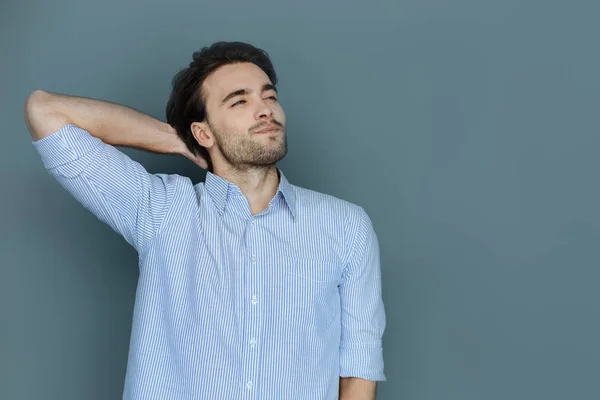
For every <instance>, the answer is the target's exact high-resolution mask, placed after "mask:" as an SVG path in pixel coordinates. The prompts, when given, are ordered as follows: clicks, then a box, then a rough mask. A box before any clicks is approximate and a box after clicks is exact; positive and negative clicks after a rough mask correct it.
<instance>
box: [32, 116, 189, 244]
mask: <svg viewBox="0 0 600 400" xmlns="http://www.w3.org/2000/svg"><path fill="white" fill-rule="evenodd" d="M32 144H33V146H34V148H35V149H36V150H37V152H38V153H39V155H40V157H41V160H42V162H43V164H44V167H45V168H46V170H47V171H48V172H49V173H50V175H51V176H53V177H54V178H55V179H56V180H57V181H58V183H59V184H60V185H61V186H62V187H64V188H65V189H66V190H67V191H68V192H69V193H70V194H71V195H72V196H73V197H74V198H75V199H76V200H77V201H78V202H79V203H81V204H82V205H83V206H84V207H85V208H86V209H88V210H89V211H91V212H92V213H93V214H94V215H95V216H96V217H97V218H98V219H99V220H101V221H102V222H105V223H106V224H108V225H109V226H110V227H111V228H113V230H114V231H115V232H117V233H119V234H120V235H121V236H122V237H123V238H124V239H125V240H126V241H127V242H128V243H129V244H130V245H132V246H133V247H134V248H135V249H136V250H137V251H138V252H140V253H141V252H143V251H145V248H146V246H147V245H148V243H149V242H150V241H151V240H152V238H153V237H154V235H155V233H156V231H157V230H158V228H159V226H160V224H161V223H162V221H163V220H164V217H165V214H166V213H167V211H168V209H169V206H170V204H171V203H172V199H173V196H174V192H175V189H176V186H177V182H178V176H177V175H164V174H149V173H148V172H147V171H146V170H145V168H144V167H143V166H142V165H140V164H139V163H137V162H135V161H133V160H132V159H131V158H129V157H128V156H127V155H126V154H124V153H123V152H121V151H119V150H117V149H116V148H115V147H113V146H111V145H109V144H107V143H104V142H103V141H102V140H100V139H98V138H96V137H94V136H92V135H91V134H90V132H88V131H86V130H84V129H81V128H79V127H78V126H76V125H74V124H68V125H65V126H63V127H62V128H61V129H60V130H58V131H57V132H55V133H53V134H52V135H50V136H47V137H45V138H43V139H40V140H37V141H33V142H32Z"/></svg>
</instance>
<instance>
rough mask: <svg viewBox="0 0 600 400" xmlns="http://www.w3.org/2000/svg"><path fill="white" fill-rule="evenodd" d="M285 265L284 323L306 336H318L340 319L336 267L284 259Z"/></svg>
mask: <svg viewBox="0 0 600 400" xmlns="http://www.w3.org/2000/svg"><path fill="white" fill-rule="evenodd" d="M284 265H285V267H284V269H283V272H284V273H283V274H282V276H281V283H282V286H281V289H282V296H283V311H284V316H283V317H284V320H285V322H286V323H287V324H289V325H292V326H294V327H296V328H298V329H299V330H300V331H302V332H304V333H305V334H307V335H309V336H315V335H317V336H319V334H320V333H322V332H324V331H325V330H327V329H328V328H329V327H330V326H331V324H332V322H333V321H335V320H336V318H339V314H340V312H339V307H340V303H339V292H338V282H339V278H340V274H341V272H340V267H339V264H338V263H337V262H335V261H329V260H320V259H309V258H300V257H286V260H285V263H284Z"/></svg>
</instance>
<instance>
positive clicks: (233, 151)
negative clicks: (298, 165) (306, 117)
mask: <svg viewBox="0 0 600 400" xmlns="http://www.w3.org/2000/svg"><path fill="white" fill-rule="evenodd" d="M281 129H282V131H281V132H280V133H278V134H276V135H271V134H266V135H269V136H268V138H267V139H268V142H269V143H268V144H266V145H265V144H263V143H260V142H259V141H258V140H255V139H254V135H250V136H247V135H237V134H224V133H223V132H220V131H218V130H215V129H214V127H211V131H212V132H213V134H214V136H215V142H216V144H217V146H219V150H220V151H221V154H222V155H223V158H224V159H225V161H227V163H228V164H229V165H230V166H231V167H233V168H234V169H236V170H247V169H255V168H268V167H271V166H273V165H275V163H277V162H278V161H279V160H281V159H282V158H283V157H284V156H285V155H286V154H287V134H286V131H285V128H281Z"/></svg>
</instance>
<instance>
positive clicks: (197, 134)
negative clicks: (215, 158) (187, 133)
mask: <svg viewBox="0 0 600 400" xmlns="http://www.w3.org/2000/svg"><path fill="white" fill-rule="evenodd" d="M190 129H191V131H192V135H194V138H195V139H196V141H197V142H198V144H200V146H202V147H206V148H207V149H208V148H210V147H212V145H213V144H214V143H215V140H214V138H213V135H212V132H211V131H210V128H209V127H208V124H207V123H206V122H192V125H191V126H190Z"/></svg>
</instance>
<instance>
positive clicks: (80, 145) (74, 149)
mask: <svg viewBox="0 0 600 400" xmlns="http://www.w3.org/2000/svg"><path fill="white" fill-rule="evenodd" d="M102 143H103V142H102V141H101V140H100V139H98V138H96V137H94V136H92V135H91V134H90V133H89V132H88V131H86V130H84V129H81V128H79V127H78V126H77V125H74V124H68V125H65V126H63V127H62V128H60V129H59V130H58V131H56V132H54V133H53V134H51V135H49V136H46V137H45V138H42V139H39V140H35V141H33V142H32V144H33V146H34V148H35V149H36V150H37V152H38V153H39V155H40V157H41V158H42V162H43V163H44V167H46V169H53V168H56V167H60V166H61V165H65V164H68V163H71V162H73V161H76V160H78V159H80V158H82V156H84V155H86V154H88V153H90V152H91V151H93V150H94V149H95V148H97V147H98V146H99V145H100V144H102Z"/></svg>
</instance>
